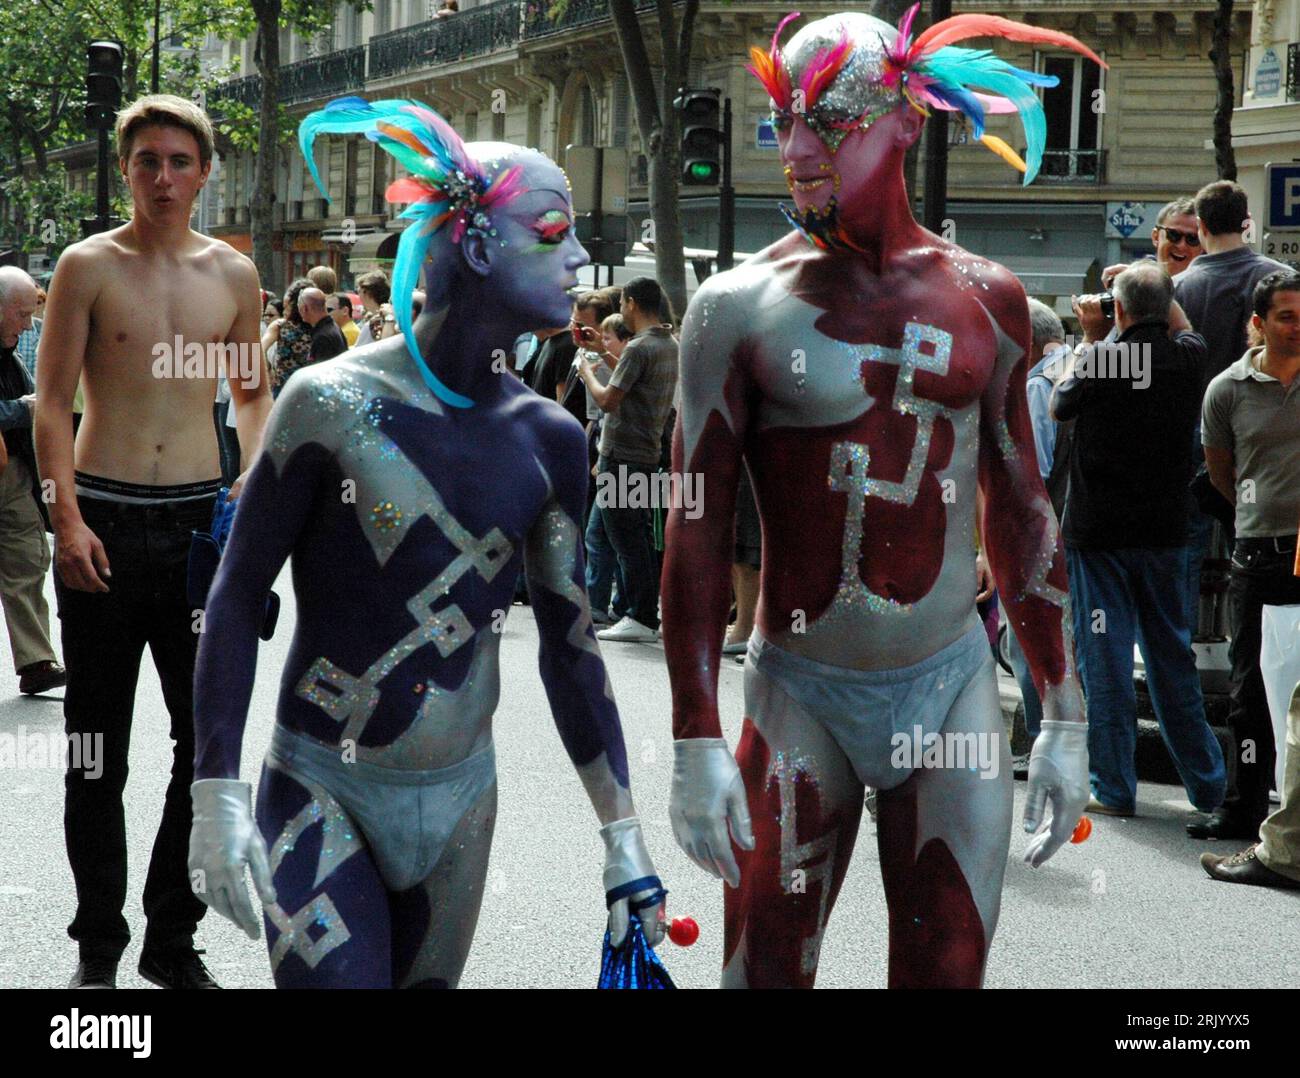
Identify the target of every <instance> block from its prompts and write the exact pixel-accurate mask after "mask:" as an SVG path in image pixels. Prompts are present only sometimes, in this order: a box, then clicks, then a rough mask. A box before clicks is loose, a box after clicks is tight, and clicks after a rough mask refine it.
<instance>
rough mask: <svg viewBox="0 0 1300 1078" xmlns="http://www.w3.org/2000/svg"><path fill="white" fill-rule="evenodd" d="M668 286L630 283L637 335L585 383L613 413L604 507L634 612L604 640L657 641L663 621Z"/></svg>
mask: <svg viewBox="0 0 1300 1078" xmlns="http://www.w3.org/2000/svg"><path fill="white" fill-rule="evenodd" d="M663 307H664V297H663V292H662V290H661V289H660V287H659V284H658V282H657V281H655V280H654V279H653V278H651V277H635V278H633V279H632V280H630V281H628V283H627V284H626V285H624V286H623V301H622V315H623V321H624V322H625V323H626V324H627V326H628V328H629V329H631V330H632V339H631V340H630V341H628V343H627V347H626V348H624V349H623V355H622V357H621V358H620V359H619V361H618V366H617V367H616V368H615V369H614V374H613V376H612V377H611V378H610V380H609V385H607V386H602V385H601V384H600V382H599V380H598V379H597V378H596V375H595V372H594V370H593V368H594V364H592V363H584V364H583V365H582V366H581V367H580V368H579V372H580V373H581V376H582V380H583V383H584V384H585V385H586V387H587V390H588V391H589V392H590V393H591V396H592V398H593V399H594V400H595V401H596V403H597V404H598V405H600V408H601V410H602V411H603V412H604V413H605V422H604V429H603V430H602V431H601V435H600V457H599V459H598V460H597V462H596V510H595V511H598V512H599V513H600V514H601V519H602V522H603V523H604V525H605V534H606V535H607V536H608V537H609V541H610V544H611V545H612V546H613V547H614V552H615V554H616V555H617V556H618V564H619V569H620V570H621V572H622V579H623V584H624V585H625V586H626V589H627V615H626V616H625V617H624V618H622V619H621V620H620V621H619V622H618V624H617V625H615V626H614V627H613V628H610V629H605V630H603V631H602V632H599V633H597V634H596V635H597V637H598V638H599V639H601V640H626V641H640V642H646V643H648V642H650V641H653V640H654V639H655V638H656V637H657V635H658V628H659V565H658V561H657V559H656V558H655V552H654V547H653V545H652V543H651V538H650V529H651V509H652V508H653V506H652V504H651V501H652V499H650V498H648V497H647V494H650V493H652V492H654V491H656V490H657V486H656V484H655V483H654V482H653V479H652V477H653V476H654V474H655V473H656V472H657V471H658V470H659V456H660V449H661V447H662V444H663V432H664V424H665V423H666V422H667V420H668V413H669V411H670V410H671V408H672V403H673V394H674V393H675V392H676V390H677V341H676V340H675V339H674V338H673V336H672V333H671V331H670V330H669V328H668V327H667V326H664V325H663V324H662V317H661V313H660V312H661V311H662V310H663Z"/></svg>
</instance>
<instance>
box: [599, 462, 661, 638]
mask: <svg viewBox="0 0 1300 1078" xmlns="http://www.w3.org/2000/svg"><path fill="white" fill-rule="evenodd" d="M658 470H659V468H658V465H656V464H639V463H637V462H635V461H628V460H613V459H611V458H609V457H606V456H604V455H603V454H602V455H601V457H600V459H599V460H598V461H597V462H596V474H597V476H598V477H599V476H601V475H604V474H606V473H608V474H609V475H610V476H612V478H613V480H614V482H610V481H609V480H606V486H607V487H608V489H609V490H610V491H612V492H613V493H614V494H617V493H618V492H619V491H622V490H626V489H628V488H627V486H626V484H628V483H629V481H630V480H631V478H632V476H633V475H635V474H637V473H640V474H642V475H645V476H647V478H648V477H649V476H652V475H654V473H655V472H657V471H658ZM620 476H622V477H623V480H622V482H619V481H618V480H619V478H620ZM647 487H648V484H647ZM596 490H597V494H596V509H595V511H596V512H598V513H599V514H600V518H601V523H602V524H603V525H604V528H605V535H606V537H607V538H608V539H609V544H610V546H612V547H613V548H614V553H615V555H616V556H617V558H618V568H619V572H620V573H621V574H622V577H621V584H620V589H619V590H620V592H621V593H622V595H623V599H622V602H623V604H624V605H625V607H626V611H625V612H626V614H627V616H629V617H632V618H635V619H636V620H637V621H639V622H640V623H641V624H642V625H644V626H646V627H647V628H649V629H657V628H659V562H658V559H657V558H656V557H655V551H654V544H653V543H652V541H651V537H650V527H651V516H650V513H651V510H650V507H649V506H638V507H637V508H631V507H624V506H620V505H619V504H617V503H618V501H619V499H618V498H617V497H613V498H611V499H610V501H611V502H612V504H609V505H602V504H601V502H602V501H604V500H606V499H604V498H602V497H601V495H600V483H599V479H598V480H597V487H596ZM623 585H626V587H624V586H623Z"/></svg>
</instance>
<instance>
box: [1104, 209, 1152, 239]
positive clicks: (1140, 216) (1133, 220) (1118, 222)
mask: <svg viewBox="0 0 1300 1078" xmlns="http://www.w3.org/2000/svg"><path fill="white" fill-rule="evenodd" d="M1144 210H1145V207H1144V206H1143V205H1142V203H1140V202H1124V203H1122V204H1121V205H1119V206H1117V207H1116V208H1115V212H1114V213H1112V214H1111V215H1110V217H1109V218H1107V220H1108V222H1109V223H1110V227H1111V228H1113V229H1114V230H1115V231H1116V232H1118V233H1119V234H1120V235H1121V236H1123V237H1124V238H1125V239H1128V237H1129V236H1131V235H1133V233H1134V232H1135V231H1136V230H1137V228H1138V226H1139V225H1141V224H1142V221H1143V220H1144V218H1145V213H1144Z"/></svg>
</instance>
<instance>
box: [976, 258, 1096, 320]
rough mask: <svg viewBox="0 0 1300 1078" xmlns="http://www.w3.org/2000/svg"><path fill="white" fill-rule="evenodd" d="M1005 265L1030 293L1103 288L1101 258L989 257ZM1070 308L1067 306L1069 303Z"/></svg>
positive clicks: (1065, 293) (1071, 293) (1063, 293)
mask: <svg viewBox="0 0 1300 1078" xmlns="http://www.w3.org/2000/svg"><path fill="white" fill-rule="evenodd" d="M990 257H992V260H993V261H994V262H1000V263H1001V264H1002V265H1004V266H1006V267H1007V269H1009V270H1010V271H1011V272H1012V273H1014V274H1015V275H1016V276H1017V277H1018V278H1019V279H1020V284H1021V286H1022V287H1023V288H1024V290H1025V291H1026V292H1027V293H1029V295H1031V296H1036V297H1039V298H1042V297H1044V296H1052V297H1058V296H1064V297H1066V298H1067V299H1068V298H1069V297H1070V296H1082V295H1085V294H1087V293H1090V292H1100V291H1101V268H1102V267H1101V261H1100V259H1096V258H1068V257H1066V258H1062V257H1058V256H1052V255H1014V256H1012V257H1010V258H998V257H996V256H990ZM1067 309H1068V305H1067Z"/></svg>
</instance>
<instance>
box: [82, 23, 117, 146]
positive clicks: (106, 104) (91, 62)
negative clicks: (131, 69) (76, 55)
mask: <svg viewBox="0 0 1300 1078" xmlns="http://www.w3.org/2000/svg"><path fill="white" fill-rule="evenodd" d="M121 104H122V44H121V42H118V41H92V42H91V43H90V44H89V45H88V46H87V47H86V126H87V127H88V128H90V130H92V131H107V130H110V129H111V128H112V126H113V123H114V121H115V119H116V117H117V110H118V108H119V107H120V106H121Z"/></svg>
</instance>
